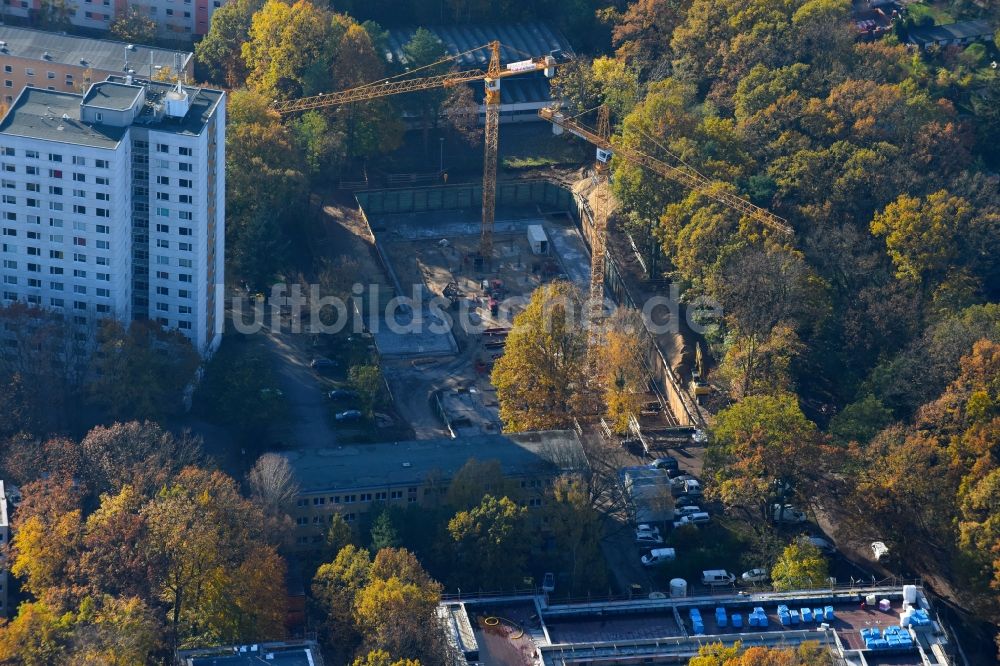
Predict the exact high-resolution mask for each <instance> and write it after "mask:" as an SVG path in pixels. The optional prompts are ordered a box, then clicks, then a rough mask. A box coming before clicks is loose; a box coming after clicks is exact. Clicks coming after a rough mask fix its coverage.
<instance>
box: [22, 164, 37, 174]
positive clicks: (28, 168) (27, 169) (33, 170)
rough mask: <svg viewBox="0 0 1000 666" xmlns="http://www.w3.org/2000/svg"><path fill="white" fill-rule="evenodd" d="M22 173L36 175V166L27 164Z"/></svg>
mask: <svg viewBox="0 0 1000 666" xmlns="http://www.w3.org/2000/svg"><path fill="white" fill-rule="evenodd" d="M24 173H26V174H28V175H29V176H37V175H38V167H36V166H31V165H28V166H26V167H24Z"/></svg>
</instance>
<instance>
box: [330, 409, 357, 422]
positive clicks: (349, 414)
mask: <svg viewBox="0 0 1000 666" xmlns="http://www.w3.org/2000/svg"><path fill="white" fill-rule="evenodd" d="M334 418H335V419H337V420H338V421H360V420H361V412H360V411H358V410H357V409H348V410H347V411H346V412H340V413H339V414H337V415H336V416H334Z"/></svg>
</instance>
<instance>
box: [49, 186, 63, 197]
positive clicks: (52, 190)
mask: <svg viewBox="0 0 1000 666" xmlns="http://www.w3.org/2000/svg"><path fill="white" fill-rule="evenodd" d="M62 193H63V188H61V187H56V186H55V185H49V194H54V195H56V196H59V197H61V196H62Z"/></svg>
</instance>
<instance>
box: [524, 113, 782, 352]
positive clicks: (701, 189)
mask: <svg viewBox="0 0 1000 666" xmlns="http://www.w3.org/2000/svg"><path fill="white" fill-rule="evenodd" d="M538 115H539V116H541V117H542V118H544V119H545V120H547V121H549V122H550V123H552V125H553V131H555V132H556V133H557V134H561V133H562V132H564V131H566V132H569V133H571V134H575V135H576V136H578V137H580V138H581V139H583V140H584V141H588V142H590V143H591V144H593V145H594V146H596V148H597V161H596V165H597V168H596V169H595V172H596V174H597V175H596V176H595V177H596V179H597V188H596V189H595V193H594V197H593V200H594V205H593V217H594V229H593V234H592V240H591V248H590V249H591V257H590V260H591V264H590V316H591V346H593V343H594V342H595V335H596V333H595V331H596V326H595V324H596V323H597V322H598V321H599V320H600V318H601V316H603V313H604V309H603V302H604V271H605V267H604V264H605V253H606V248H607V237H608V213H609V210H610V206H609V203H608V199H609V198H610V196H611V195H610V192H608V183H607V180H608V177H607V167H608V163H609V162H610V161H611V158H612V156H613V155H618V156H619V157H620V158H622V159H623V160H625V161H626V162H629V163H631V164H636V165H639V166H642V167H645V168H646V169H649V170H650V171H652V172H653V173H656V174H659V175H660V176H663V177H664V178H668V179H670V180H673V181H675V182H677V183H680V184H681V185H684V186H686V187H688V188H689V189H691V190H694V191H695V192H698V193H699V194H701V195H703V196H706V197H708V198H710V199H712V200H714V201H717V202H719V203H721V204H723V205H725V206H728V207H729V208H732V209H733V210H736V211H739V212H741V213H743V214H744V215H747V216H748V217H750V218H752V219H754V220H757V221H758V222H760V223H761V224H763V225H764V226H766V227H767V228H769V229H771V230H772V231H775V232H778V233H780V234H782V235H787V236H791V235H792V234H793V233H794V232H793V230H792V227H791V226H790V225H789V224H788V222H786V221H785V220H784V219H782V218H780V217H778V216H777V215H775V214H774V213H771V212H770V211H767V210H765V209H763V208H761V207H760V206H756V205H754V204H752V203H750V202H749V201H747V200H746V199H743V198H742V197H739V196H737V195H735V194H731V193H729V192H726V191H724V190H721V189H720V188H718V187H716V185H717V184H718V181H714V180H712V179H711V178H708V177H707V176H705V175H703V174H700V173H698V172H697V171H695V170H694V169H692V168H691V167H689V166H687V165H684V164H670V163H668V162H664V161H663V160H661V159H659V158H656V157H653V156H651V155H648V154H647V153H645V152H642V151H640V150H636V149H634V148H626V147H624V146H616V145H614V144H612V143H611V133H610V128H609V122H608V110H607V107H605V106H604V105H602V106H600V107H598V115H597V129H596V130H595V129H591V128H589V127H587V126H586V125H583V124H582V123H580V122H578V121H577V120H576V119H575V118H569V117H566V116H565V115H564V114H563V113H562V112H561V111H559V109H558V108H555V107H547V108H543V109H539V111H538Z"/></svg>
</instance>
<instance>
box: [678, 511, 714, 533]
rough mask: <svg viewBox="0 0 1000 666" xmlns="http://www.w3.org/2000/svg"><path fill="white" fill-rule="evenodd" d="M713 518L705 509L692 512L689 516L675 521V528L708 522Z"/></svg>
mask: <svg viewBox="0 0 1000 666" xmlns="http://www.w3.org/2000/svg"><path fill="white" fill-rule="evenodd" d="M711 519H712V518H711V516H709V515H708V514H707V513H705V512H704V511H699V512H697V513H692V514H690V515H687V516H682V517H681V518H680V519H679V520H675V521H674V528H675V529H676V528H678V527H684V526H685V525H698V524H700V523H707V522H708V521H710V520H711Z"/></svg>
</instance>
